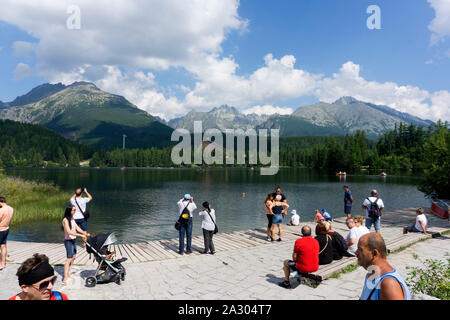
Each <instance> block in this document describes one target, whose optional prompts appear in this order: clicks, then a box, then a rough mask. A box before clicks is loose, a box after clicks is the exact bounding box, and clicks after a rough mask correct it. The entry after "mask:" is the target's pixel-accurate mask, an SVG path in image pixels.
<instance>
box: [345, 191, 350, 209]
mask: <svg viewBox="0 0 450 320" xmlns="http://www.w3.org/2000/svg"><path fill="white" fill-rule="evenodd" d="M351 196H352V192H351V191H350V190H348V191H345V194H344V205H345V206H347V207H350V206H352V201H351V200H350V197H351Z"/></svg>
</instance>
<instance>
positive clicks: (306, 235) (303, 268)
mask: <svg viewBox="0 0 450 320" xmlns="http://www.w3.org/2000/svg"><path fill="white" fill-rule="evenodd" d="M302 235H303V237H302V238H300V239H297V241H295V246H294V252H293V253H292V260H285V261H284V264H283V269H284V282H280V283H279V285H280V286H282V287H283V288H291V283H290V282H289V276H290V274H291V270H292V271H293V272H298V273H300V274H306V273H310V272H315V271H317V270H318V269H319V242H318V241H317V240H316V239H314V238H313V237H311V228H310V227H308V226H304V227H303V228H302Z"/></svg>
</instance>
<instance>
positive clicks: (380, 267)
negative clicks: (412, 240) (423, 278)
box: [356, 233, 411, 300]
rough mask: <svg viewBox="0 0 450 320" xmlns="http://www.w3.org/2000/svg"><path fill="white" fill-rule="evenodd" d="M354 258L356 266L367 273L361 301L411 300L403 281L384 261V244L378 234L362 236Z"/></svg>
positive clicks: (385, 260)
mask: <svg viewBox="0 0 450 320" xmlns="http://www.w3.org/2000/svg"><path fill="white" fill-rule="evenodd" d="M356 256H357V257H358V264H359V265H360V266H361V267H363V268H364V269H366V270H368V271H369V273H368V274H367V275H366V279H365V281H364V289H363V292H362V294H361V297H360V299H361V300H410V299H411V298H410V293H409V290H408V287H407V285H406V283H405V281H403V279H402V277H401V276H400V275H399V274H398V272H397V271H396V270H395V269H394V268H393V267H392V266H391V265H390V264H389V263H388V261H387V259H386V256H387V250H386V244H385V243H384V240H383V238H382V237H381V235H380V234H378V233H369V234H366V235H363V236H362V237H361V238H360V239H359V242H358V250H356Z"/></svg>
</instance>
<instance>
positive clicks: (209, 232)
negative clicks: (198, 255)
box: [199, 201, 216, 254]
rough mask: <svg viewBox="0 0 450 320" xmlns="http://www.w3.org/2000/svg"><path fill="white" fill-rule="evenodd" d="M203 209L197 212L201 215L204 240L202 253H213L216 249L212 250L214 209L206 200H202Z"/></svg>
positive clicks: (214, 227)
mask: <svg viewBox="0 0 450 320" xmlns="http://www.w3.org/2000/svg"><path fill="white" fill-rule="evenodd" d="M202 206H203V211H200V212H199V215H200V216H201V217H202V219H203V220H202V230H203V240H204V242H205V251H203V253H204V254H206V253H208V251H209V253H211V254H214V253H216V251H215V250H214V243H213V235H214V230H215V229H216V212H215V210H214V209H211V206H210V205H209V203H208V202H207V201H205V202H203V204H202Z"/></svg>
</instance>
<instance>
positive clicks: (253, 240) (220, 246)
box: [8, 208, 448, 276]
mask: <svg viewBox="0 0 450 320" xmlns="http://www.w3.org/2000/svg"><path fill="white" fill-rule="evenodd" d="M414 211H415V209H414V208H408V209H402V210H395V211H391V212H389V213H385V214H384V215H383V218H382V219H383V220H382V230H381V234H382V236H383V237H384V238H385V241H386V246H387V248H388V249H389V250H390V251H394V250H396V249H398V248H401V247H402V246H405V245H408V244H411V243H413V242H416V241H418V240H420V239H423V238H426V236H425V235H423V234H414V233H409V234H408V235H403V234H402V232H401V230H400V229H401V228H400V226H401V225H402V224H403V223H404V222H405V225H406V224H408V223H410V222H409V220H411V221H412V219H413V218H414V216H415V215H414ZM406 221H408V223H406ZM303 225H309V226H310V227H311V228H313V229H314V225H313V224H312V223H311V222H308V223H302V224H301V226H303ZM429 226H430V228H429V229H428V230H429V232H430V233H433V232H436V233H441V232H443V231H446V230H448V228H447V226H446V225H444V224H442V223H440V220H437V219H434V217H430V218H429ZM332 227H333V230H335V231H337V232H339V233H341V234H342V235H343V236H345V234H346V233H347V232H348V228H347V227H346V225H345V217H340V218H337V219H335V220H334V221H333V222H332ZM300 237H301V227H293V226H284V225H283V241H285V242H286V241H295V240H297V239H298V238H300ZM266 238H267V235H266V229H265V228H256V229H250V230H241V231H234V232H227V233H219V234H216V235H214V238H213V242H214V245H215V248H216V251H228V250H234V249H239V248H246V247H255V246H262V245H267V244H269V243H270V242H268V241H267V239H266ZM110 248H111V250H112V251H116V254H117V255H119V256H124V257H127V258H128V259H129V261H130V262H131V263H140V262H146V261H156V260H166V259H174V258H178V257H181V256H180V255H179V254H178V238H173V239H169V240H158V241H149V242H142V243H134V244H115V245H111V246H110ZM8 249H9V250H8V252H9V254H10V258H11V259H13V260H14V261H15V262H17V263H20V262H22V261H24V260H25V259H27V258H29V257H31V256H32V255H33V254H34V253H44V254H46V255H47V256H49V258H50V261H51V263H53V264H54V263H64V262H65V260H66V252H65V248H64V245H63V244H62V243H28V242H20V241H18V242H15V241H9V247H8ZM77 249H78V256H77V259H76V262H75V263H76V264H81V265H83V264H88V263H89V264H92V262H91V261H90V260H89V255H88V254H87V252H86V251H85V249H83V248H81V247H79V246H78V247H77ZM192 249H193V254H194V255H197V254H199V252H202V251H203V249H204V242H203V237H202V236H195V237H193V238H192ZM355 261H356V260H355V259H354V258H350V259H345V258H344V259H343V260H340V261H337V262H334V263H332V264H330V265H326V266H321V267H320V269H319V271H318V272H317V273H318V274H320V275H324V274H325V275H326V276H330V275H331V274H332V273H333V272H335V271H340V270H341V269H343V268H345V267H346V266H347V265H349V264H351V263H355Z"/></svg>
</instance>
